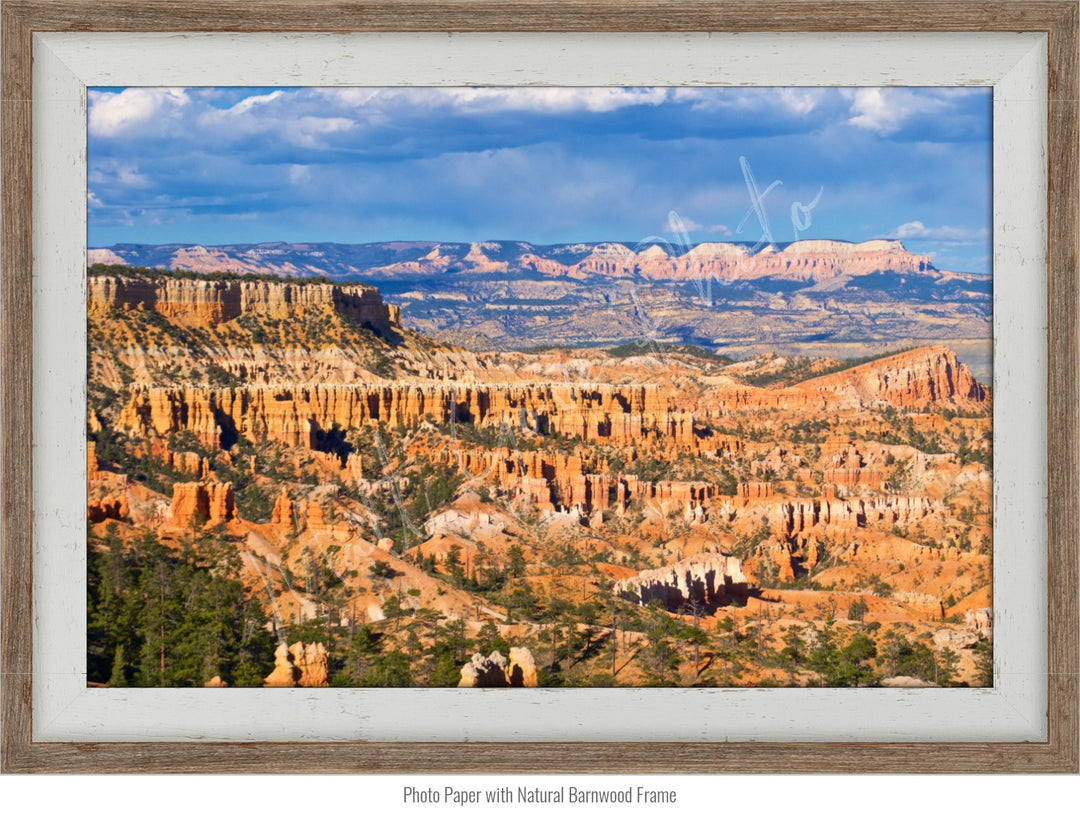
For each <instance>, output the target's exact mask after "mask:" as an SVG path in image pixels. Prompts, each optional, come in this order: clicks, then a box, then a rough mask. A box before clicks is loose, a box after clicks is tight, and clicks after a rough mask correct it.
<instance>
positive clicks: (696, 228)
mask: <svg viewBox="0 0 1080 815" xmlns="http://www.w3.org/2000/svg"><path fill="white" fill-rule="evenodd" d="M660 230H661V232H668V233H679V232H681V231H684V230H685V231H686V232H708V233H710V234H720V235H730V234H731V228H730V227H729V226H727V225H726V224H712V225H710V226H706V225H705V224H701V223H698V222H697V221H695V220H694V219H693V218H687V217H686V216H684V215H680V216H678V222H677V223H673V222H672V219H671V216H668V220H667V221H666V222H665V223H664V225H663V226H662V227H660Z"/></svg>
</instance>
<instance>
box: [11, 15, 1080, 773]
mask: <svg viewBox="0 0 1080 815" xmlns="http://www.w3.org/2000/svg"><path fill="white" fill-rule="evenodd" d="M0 13H2V15H3V41H2V60H3V65H2V70H3V90H2V100H3V101H2V104H3V118H2V126H0V146H2V161H3V167H2V170H3V186H2V189H0V203H2V210H3V214H2V223H0V230H2V238H3V251H2V255H0V274H2V277H0V312H2V313H0V316H2V318H3V319H2V322H0V365H2V381H3V392H2V396H0V422H2V427H3V447H2V455H0V477H2V479H3V482H2V483H3V495H2V499H0V534H2V537H0V591H2V595H0V599H2V603H3V605H2V609H0V614H2V620H0V621H2V627H0V658H2V666H3V668H2V670H3V682H2V686H0V764H2V769H3V770H4V771H5V772H50V773H55V772H86V773H91V772H92V773H103V772H159V773H176V772H214V773H219V772H227V773H235V772H260V773H269V772H273V773H298V772H320V773H325V772H380V773H396V772H402V771H403V770H407V769H413V768H416V767H422V768H423V769H424V770H425V771H426V772H432V773H449V772H459V773H469V772H475V773H480V772H485V773H491V772H519V773H553V772H575V773H671V772H677V773H688V772H710V773H715V772H789V773H815V772H818V773H819V772H837V771H844V772H950V773H953V772H979V773H985V772H1076V771H1077V770H1078V769H1080V766H1078V762H1080V758H1078V756H1080V746H1078V745H1080V742H1078V709H1080V688H1078V684H1080V683H1078V665H1080V654H1078V651H1080V647H1078V641H1080V623H1078V621H1080V576H1078V571H1080V544H1078V540H1080V476H1078V473H1080V458H1078V435H1080V390H1078V375H1077V372H1078V370H1080V330H1078V329H1080V325H1078V324H1080V276H1078V257H1077V243H1078V235H1080V184H1078V173H1080V164H1078V155H1077V144H1078V139H1080V121H1078V102H1077V98H1078V93H1080V74H1078V66H1077V48H1078V38H1077V33H1078V15H1077V4H1076V3H1075V2H937V1H934V0H932V1H931V2H821V3H818V2H788V3H771V2H762V3H750V2H642V1H641V0H619V2H594V1H593V0H564V2H548V1H547V0H543V1H538V0H520V2H372V3H363V2H358V3H348V2H303V3H300V2H295V3H294V2H212V0H203V1H200V0H194V1H192V0H187V1H186V2H170V3H160V2H139V1H138V0H136V1H134V2H131V1H128V2H41V1H39V0H13V2H5V3H4V4H3V6H2V11H0ZM46 31H102V32H106V31H118V32H142V31H196V32H278V31H293V32H362V31H372V32H379V31H399V32H424V31H429V32H430V31H437V32H438V31H447V32H483V31H506V32H510V31H530V32H619V31H657V32H679V31H729V32H746V31H768V32H797V31H807V32H855V31H880V32H890V31H916V32H919V31H1035V32H1045V33H1046V34H1047V35H1048V47H1049V121H1048V138H1049V141H1048V148H1049V157H1048V158H1049V187H1048V201H1047V206H1048V211H1049V213H1050V218H1049V223H1050V233H1049V236H1048V238H1049V240H1048V263H1049V290H1048V298H1049V302H1048V306H1049V331H1048V359H1049V383H1048V391H1047V397H1046V398H1047V404H1048V416H1049V421H1048V427H1047V444H1048V454H1049V473H1048V477H1049V482H1048V483H1049V502H1048V507H1049V509H1048V519H1047V521H1048V530H1049V533H1048V541H1047V545H1048V552H1049V557H1050V564H1051V568H1050V570H1049V585H1048V604H1049V622H1050V642H1049V652H1048V653H1049V674H1050V676H1049V688H1048V690H1049V704H1050V719H1049V730H1048V734H1049V736H1048V740H1047V741H1046V742H1045V743H1017V744H991V743H986V744H983V743H975V744H972V743H960V744H940V743H935V744H885V743H881V744H861V743H860V744H764V743H753V742H751V743H730V744H704V743H665V744H656V743H619V744H593V743H565V744H551V743H537V744H510V743H503V744H415V743H385V744H376V743H350V744H322V743H320V744H307V743H305V744H292V743H268V742H262V743H248V744H239V743H229V744H220V743H218V744H214V743H205V744H189V743H184V744H176V743H138V744H73V743H41V742H34V741H33V738H32V722H31V668H32V666H31V654H32V619H33V615H32V604H31V601H32V563H31V532H32V516H33V494H32V488H31V480H30V473H31V451H32V426H31V416H32V405H31V382H32V368H31V350H32V347H33V345H32V343H33V336H32V325H31V320H30V316H31V313H32V311H31V309H32V306H33V303H32V298H31V267H32V260H33V259H32V247H31V235H32V223H33V221H32V211H31V203H32V199H31V136H32V121H31V98H32V83H31V37H32V34H33V33H34V32H46Z"/></svg>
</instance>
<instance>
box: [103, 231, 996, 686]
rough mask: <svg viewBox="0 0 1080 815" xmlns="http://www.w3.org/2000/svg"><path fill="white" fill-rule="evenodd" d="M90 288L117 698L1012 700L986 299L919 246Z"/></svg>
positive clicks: (325, 249)
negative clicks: (947, 691)
mask: <svg viewBox="0 0 1080 815" xmlns="http://www.w3.org/2000/svg"><path fill="white" fill-rule="evenodd" d="M514 247H516V248H514ZM90 260H91V263H93V264H94V265H92V266H91V268H90V272H89V276H88V284H87V290H88V295H87V296H88V348H87V354H88V439H89V442H88V449H87V468H88V508H87V513H88V539H89V553H88V561H89V565H88V594H89V596H88V603H89V605H88V630H89V641H88V674H89V681H90V682H91V683H92V684H98V685H110V686H117V685H138V686H157V685H169V686H177V685H179V686H184V685H187V686H199V687H201V686H263V685H269V686H279V687H292V686H296V685H300V686H305V687H320V686H327V685H331V686H382V687H386V686H463V687H492V686H504V687H505V686H526V687H529V686H562V687H580V686H645V685H648V686H673V685H675V686H699V685H700V686H788V685H791V686H897V687H925V686H946V685H968V686H979V685H988V684H990V683H991V682H992V640H993V631H992V626H991V619H992V616H991V607H992V597H991V587H992V544H993V540H992V539H993V532H992V528H993V518H992V506H993V493H992V478H991V476H992V427H991V416H992V394H991V392H990V388H989V385H988V383H989V381H990V378H989V373H990V369H989V364H990V349H991V345H990V327H989V326H990V309H991V298H990V280H989V278H988V277H986V276H980V275H972V274H961V273H952V272H944V271H939V270H937V269H935V268H934V267H933V265H932V263H931V262H930V258H929V257H926V256H919V255H915V254H912V253H910V252H908V251H907V250H906V249H904V247H903V246H902V245H900V243H899V242H897V241H873V242H870V243H868V244H844V243H841V242H830V241H811V242H803V244H801V245H795V246H788V247H781V248H779V249H773V248H772V247H767V248H766V250H765V251H759V252H754V251H752V250H751V249H749V248H748V247H746V246H742V245H738V244H702V245H698V246H696V247H693V248H690V249H688V250H687V251H685V252H683V253H682V254H679V253H678V252H676V251H673V250H672V249H671V248H670V247H667V248H665V247H662V246H659V245H653V246H650V247H632V246H626V245H622V244H614V243H606V244H592V245H580V246H577V247H569V246H560V247H554V248H552V247H535V246H531V245H528V244H520V243H518V244H515V243H513V242H490V243H485V244H471V245H469V244H465V245H461V244H453V245H445V246H443V245H437V244H408V245H406V244H400V245H392V244H379V245H367V246H365V247H341V246H330V245H325V246H315V245H285V244H272V245H263V246H261V247H216V248H210V249H208V248H205V247H193V246H188V247H133V246H114V247H111V248H109V249H99V250H91V253H90ZM373 284H377V287H376V285H373Z"/></svg>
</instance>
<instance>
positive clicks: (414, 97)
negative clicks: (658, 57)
mask: <svg viewBox="0 0 1080 815" xmlns="http://www.w3.org/2000/svg"><path fill="white" fill-rule="evenodd" d="M318 93H319V94H320V95H322V96H323V97H325V98H328V99H332V100H334V101H336V102H338V103H339V104H341V105H344V106H347V107H358V106H361V105H362V106H364V107H365V109H368V108H371V107H374V108H376V109H378V108H380V107H397V106H403V105H404V106H418V107H424V108H429V109H430V108H453V109H455V110H458V111H462V112H467V113H494V112H498V111H503V110H508V111H509V110H512V111H535V112H537V113H572V112H574V111H588V112H592V113H606V112H609V111H613V110H618V109H619V108H624V107H631V106H634V105H659V104H661V103H662V102H664V101H665V100H666V99H667V98H668V96H669V93H668V90H667V89H666V88H385V89H372V88H322V89H320V90H319V91H318Z"/></svg>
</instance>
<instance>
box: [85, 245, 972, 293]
mask: <svg viewBox="0 0 1080 815" xmlns="http://www.w3.org/2000/svg"><path fill="white" fill-rule="evenodd" d="M87 261H88V263H90V264H94V263H105V264H125V265H131V266H148V267H159V268H165V269H185V270H190V271H194V272H214V271H220V272H231V273H236V274H249V273H267V272H269V273H273V274H281V275H288V276H296V277H309V276H315V275H325V276H327V277H330V278H334V279H338V280H409V279H425V278H435V277H440V278H441V277H445V276H450V275H453V276H471V275H484V276H495V277H507V278H514V277H519V276H522V275H525V276H530V277H534V278H536V279H550V278H570V279H573V280H577V281H582V282H587V281H601V280H605V279H643V280H655V281H677V282H692V281H700V280H713V281H716V282H719V283H722V284H732V283H740V282H752V281H759V280H773V281H788V282H790V283H793V284H796V286H797V287H799V288H802V287H803V286H816V285H821V284H826V285H827V284H829V283H830V282H831V281H838V280H840V279H844V280H850V279H852V278H857V277H864V276H867V275H871V274H875V273H888V274H900V275H915V276H918V277H921V278H924V279H926V282H932V281H948V282H953V283H961V284H963V283H971V284H975V285H976V287H977V288H982V286H980V285H978V284H979V283H980V282H981V281H984V280H986V279H987V278H986V277H985V276H983V275H974V274H967V273H962V272H948V271H942V270H939V269H936V268H935V267H934V266H933V264H932V262H931V257H930V256H929V255H918V254H915V253H912V252H910V251H908V249H906V248H905V247H904V246H903V244H901V243H900V241H895V240H871V241H865V242H863V243H848V242H844V241H834V240H807V241H798V242H795V243H792V244H787V245H782V246H780V247H776V246H766V247H764V248H762V249H760V250H758V251H756V252H755V251H753V247H752V246H750V245H748V244H745V243H718V242H717V243H699V244H696V245H694V246H692V247H690V248H688V249H686V250H685V251H678V250H675V249H674V248H673V247H670V246H666V245H663V244H662V243H660V242H651V243H646V244H635V245H633V246H631V245H628V244H624V243H617V242H600V243H569V244H552V245H535V244H531V243H526V242H524V241H481V242H475V243H439V242H435V241H388V242H383V243H366V244H336V243H292V244H290V243H261V244H234V245H223V246H200V245H196V244H166V245H160V246H153V245H142V244H117V245H115V246H111V247H105V248H96V249H90V250H89V251H88V252H87Z"/></svg>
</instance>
